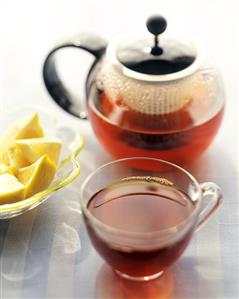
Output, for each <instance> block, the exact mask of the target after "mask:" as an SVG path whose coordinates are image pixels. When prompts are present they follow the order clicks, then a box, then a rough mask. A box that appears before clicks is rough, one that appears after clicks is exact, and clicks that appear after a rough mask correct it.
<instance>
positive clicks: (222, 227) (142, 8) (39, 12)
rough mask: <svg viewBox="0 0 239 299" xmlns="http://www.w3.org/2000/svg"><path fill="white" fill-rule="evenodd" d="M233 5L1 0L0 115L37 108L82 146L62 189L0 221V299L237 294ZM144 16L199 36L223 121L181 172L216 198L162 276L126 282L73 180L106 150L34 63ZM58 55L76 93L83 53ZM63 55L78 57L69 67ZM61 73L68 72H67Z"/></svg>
mask: <svg viewBox="0 0 239 299" xmlns="http://www.w3.org/2000/svg"><path fill="white" fill-rule="evenodd" d="M236 2H237V1H236V0H235V1H232V0H231V1H219V0H211V1H206V0H201V1H191V0H188V1H186V0H185V1H184V0H180V1H168V0H167V1H156V0H155V1H152V0H149V1H148V0H147V1H146V0H144V1H142V0H141V1H140V0H138V1H137V0H131V1H126V0H124V1H106V0H102V1H97V0H95V1H93V0H90V1H89V0H87V1H84V2H83V1H71V0H70V1H24V0H22V1H5V3H3V1H2V2H1V18H0V25H1V26H0V27H1V29H0V30H1V31H2V32H3V35H2V36H3V37H2V39H1V40H2V43H1V46H0V62H1V70H0V76H1V77H0V79H1V84H0V101H1V112H3V113H1V117H3V115H4V111H8V109H12V107H16V106H17V107H19V108H20V107H21V106H23V105H29V104H38V105H42V106H44V107H47V108H48V109H51V110H52V113H54V114H55V115H58V117H60V118H61V119H62V121H64V122H65V121H67V122H71V123H73V124H74V125H75V126H76V127H77V126H78V127H79V130H81V131H82V132H83V133H84V135H85V137H86V145H85V148H84V150H83V152H82V153H81V154H80V157H79V161H80V162H81V166H82V172H81V175H80V177H79V178H78V179H77V180H76V181H75V182H74V183H73V184H72V185H70V186H69V187H67V188H65V189H64V190H61V191H59V192H57V193H56V194H55V195H54V196H52V197H51V198H50V199H49V200H48V201H47V202H46V203H44V204H43V205H41V206H39V207H38V208H36V209H34V210H32V211H30V212H28V213H25V214H24V215H22V216H20V217H17V218H14V219H12V220H9V221H1V222H0V258H1V259H0V298H1V299H3V298H4V299H5V298H6V299H7V298H34V299H35V298H84V299H91V298H102V299H108V298H112V299H117V298H123V299H125V298H150V299H153V298H155V299H156V298H157V299H158V298H174V299H179V298H180V299H196V298H198V299H221V298H225V299H229V298H230V299H236V298H239V295H238V223H239V215H238V145H237V142H238V117H237V112H238V103H237V101H238V93H237V91H238V89H237V88H236V82H237V81H236V80H238V79H237V75H238V69H237V68H236V66H237V63H238V54H237V51H238V50H237V49H236V38H237V39H238V35H236V28H238V26H239V23H238V21H237V20H236V19H237V9H236ZM153 12H159V13H163V14H164V15H165V16H166V17H168V20H169V31H172V32H173V31H175V29H177V31H178V32H183V33H184V32H186V34H189V35H194V36H195V37H196V38H198V39H200V41H201V42H202V43H204V45H205V46H206V47H207V49H208V53H207V54H208V55H209V56H210V57H212V58H213V59H214V61H215V62H216V63H217V65H218V66H219V68H220V69H221V71H222V73H223V77H224V82H225V86H226V91H227V107H226V114H225V118H224V122H223V126H222V128H221V130H220V132H219V134H218V136H217V138H216V140H215V141H214V143H213V145H212V146H211V147H210V149H209V150H208V151H207V152H206V153H205V154H204V155H203V156H202V157H201V158H200V159H199V160H198V161H197V162H196V163H195V164H194V165H188V166H187V169H188V170H190V171H191V172H192V173H193V175H194V176H195V177H196V178H197V179H198V180H199V181H200V182H203V181H213V182H216V183H217V184H218V185H219V186H221V188H222V190H223V196H224V201H223V205H222V206H221V207H220V210H219V211H218V212H217V213H216V214H215V216H214V217H213V219H212V220H211V221H210V222H209V223H208V224H207V225H206V226H205V227H204V228H203V229H202V230H201V231H199V232H198V233H197V234H195V236H194V238H193V240H192V242H191V244H190V246H189V247H188V249H187V250H186V252H185V253H184V255H183V257H182V258H181V259H180V260H179V261H178V262H177V263H176V264H175V265H174V266H173V268H172V269H171V270H170V271H168V272H167V274H166V275H165V276H163V278H162V279H159V280H155V281H153V282H151V283H147V284H134V283H129V282H126V281H122V280H120V279H118V278H117V277H116V276H115V275H114V274H113V273H112V272H111V270H110V269H109V268H108V267H107V266H106V265H105V264H104V263H103V261H102V260H101V258H100V257H99V256H98V255H97V253H96V252H95V250H94V249H93V247H92V246H91V244H90V242H89V240H88V237H87V235H86V232H85V229H84V226H83V225H82V217H81V212H80V207H79V188H80V185H81V182H82V180H83V179H84V178H85V177H86V175H87V174H88V173H90V172H91V171H92V170H94V169H95V168H96V167H97V166H99V165H101V164H103V163H105V162H107V161H109V160H110V159H111V158H110V156H109V155H108V154H107V153H106V152H105V151H104V150H103V149H102V148H101V146H100V145H99V144H98V142H97V141H96V138H95V137H94V134H93V132H92V130H91V128H90V125H89V123H88V122H82V121H78V120H76V119H74V118H72V117H70V116H68V115H66V114H65V113H64V112H62V111H61V110H60V108H58V107H57V106H56V105H55V104H54V103H53V101H51V99H50V97H49V96H48V94H47V93H46V90H45V88H44V86H43V83H42V78H41V67H42V62H43V58H44V57H45V55H46V53H47V50H48V48H49V47H50V46H51V45H52V44H54V42H55V41H56V40H57V39H58V38H60V37H61V36H64V35H65V36H66V35H72V34H73V33H76V32H77V31H93V32H96V33H99V34H101V35H103V36H105V37H108V38H110V37H112V36H114V35H115V34H117V33H120V32H121V31H123V32H125V31H128V30H129V29H130V30H131V31H135V30H140V31H143V30H144V22H145V19H146V17H147V16H148V15H150V14H151V13H153ZM77 57H78V53H76V52H74V53H73V52H69V55H66V56H65V57H62V59H61V63H60V66H59V67H60V68H61V69H62V70H63V69H64V70H65V73H66V75H65V80H66V81H68V82H69V81H70V82H69V84H70V85H71V88H72V89H73V90H76V91H78V89H80V92H81V90H82V89H81V88H79V87H78V86H79V84H80V83H79V82H80V81H82V78H83V77H84V75H85V71H86V69H87V67H86V65H87V62H88V61H90V58H89V57H88V56H84V59H82V58H80V59H78V58H77ZM73 59H78V60H77V62H76V63H75V62H74V63H73ZM67 73H68V75H67Z"/></svg>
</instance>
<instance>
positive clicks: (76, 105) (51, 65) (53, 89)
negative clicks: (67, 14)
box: [43, 33, 107, 119]
mask: <svg viewBox="0 0 239 299" xmlns="http://www.w3.org/2000/svg"><path fill="white" fill-rule="evenodd" d="M106 46H107V43H106V42H105V41H104V39H102V38H100V37H99V36H96V35H93V34H89V33H88V34H85V33H81V34H78V35H77V36H75V37H73V38H70V39H68V40H66V41H63V42H61V43H59V44H58V45H56V46H55V47H54V48H53V49H52V50H51V51H50V52H49V54H48V55H47V57H46V59H45V61H44V65H43V80H44V83H45V86H46V89H47V90H48V92H49V94H50V95H51V97H52V98H53V100H54V101H55V102H56V103H57V104H58V105H59V106H61V108H63V109H64V110H65V111H67V112H68V113H70V114H72V115H74V116H76V117H78V118H81V119H86V118H87V114H86V111H85V109H84V107H85V105H84V103H83V102H82V101H81V100H80V99H78V98H75V97H74V96H73V95H72V94H71V93H70V92H69V90H67V88H66V87H65V86H64V84H63V82H62V80H61V78H60V76H59V74H58V71H57V68H56V63H55V53H56V52H58V50H60V49H65V48H69V47H70V48H77V49H82V50H85V51H87V52H89V53H90V54H92V55H93V56H94V57H95V60H94V62H93V65H92V66H91V68H90V70H89V73H88V75H87V78H86V98H87V97H88V94H87V93H88V89H89V88H88V87H89V86H88V85H89V81H90V79H89V78H90V75H91V73H92V70H93V69H94V67H95V65H96V63H97V62H98V61H99V59H100V58H101V57H102V55H103V54H104V53H105V49H106Z"/></svg>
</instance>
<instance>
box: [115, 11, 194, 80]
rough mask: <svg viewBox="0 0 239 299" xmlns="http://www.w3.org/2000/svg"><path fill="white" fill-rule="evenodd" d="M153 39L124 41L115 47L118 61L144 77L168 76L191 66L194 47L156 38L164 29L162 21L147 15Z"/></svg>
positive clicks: (176, 41)
mask: <svg viewBox="0 0 239 299" xmlns="http://www.w3.org/2000/svg"><path fill="white" fill-rule="evenodd" d="M146 26H147V29H148V31H149V32H150V33H152V34H153V35H154V38H150V39H141V40H136V41H135V40H134V41H132V39H131V40H130V41H124V42H123V43H120V45H119V46H118V47H117V51H116V56H117V59H118V61H119V62H120V63H121V64H122V65H123V66H124V67H126V68H127V69H129V70H132V71H134V72H137V73H141V74H146V75H171V74H174V73H177V72H181V71H184V70H185V69H187V68H188V67H189V66H191V65H192V64H194V62H195V61H196V58H197V51H196V48H195V47H194V46H193V45H192V44H189V43H185V42H183V41H179V40H176V39H170V38H164V37H161V36H160V38H159V35H160V34H162V33H163V32H164V31H165V30H166V27H167V21H166V19H165V18H163V17H162V16H159V15H154V16H151V17H150V18H149V19H148V20H147V23H146Z"/></svg>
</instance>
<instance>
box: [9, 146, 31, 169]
mask: <svg viewBox="0 0 239 299" xmlns="http://www.w3.org/2000/svg"><path fill="white" fill-rule="evenodd" d="M8 159H9V164H10V166H11V167H12V169H15V170H17V169H19V168H22V167H26V166H28V165H30V164H31V163H30V162H29V160H27V159H26V157H25V155H24V154H23V153H22V151H21V150H20V149H18V148H16V147H12V148H10V149H9V150H8Z"/></svg>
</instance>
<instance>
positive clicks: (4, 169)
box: [0, 164, 14, 175]
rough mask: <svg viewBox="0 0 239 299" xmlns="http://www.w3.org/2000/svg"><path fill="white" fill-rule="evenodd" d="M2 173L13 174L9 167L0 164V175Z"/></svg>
mask: <svg viewBox="0 0 239 299" xmlns="http://www.w3.org/2000/svg"><path fill="white" fill-rule="evenodd" d="M4 173H10V174H13V173H14V171H13V169H12V167H11V166H8V165H5V164H0V175H1V174H4Z"/></svg>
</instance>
